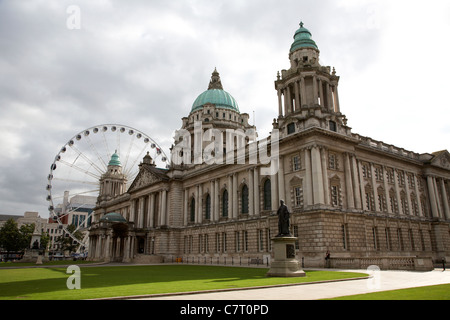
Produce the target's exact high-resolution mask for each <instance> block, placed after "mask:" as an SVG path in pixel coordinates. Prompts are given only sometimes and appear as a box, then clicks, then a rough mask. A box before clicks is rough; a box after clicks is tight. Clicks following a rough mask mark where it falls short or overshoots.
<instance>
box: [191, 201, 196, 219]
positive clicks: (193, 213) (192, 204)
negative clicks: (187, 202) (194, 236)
mask: <svg viewBox="0 0 450 320" xmlns="http://www.w3.org/2000/svg"><path fill="white" fill-rule="evenodd" d="M190 221H191V222H195V199H194V198H192V200H191V216H190Z"/></svg>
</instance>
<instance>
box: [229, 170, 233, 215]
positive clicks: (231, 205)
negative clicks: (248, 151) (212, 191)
mask: <svg viewBox="0 0 450 320" xmlns="http://www.w3.org/2000/svg"><path fill="white" fill-rule="evenodd" d="M233 201H234V190H233V175H232V174H230V175H228V218H230V219H232V218H233V216H234V213H233V211H234V210H233Z"/></svg>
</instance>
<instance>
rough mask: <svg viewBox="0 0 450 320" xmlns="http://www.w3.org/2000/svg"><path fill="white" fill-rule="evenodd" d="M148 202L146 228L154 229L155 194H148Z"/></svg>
mask: <svg viewBox="0 0 450 320" xmlns="http://www.w3.org/2000/svg"><path fill="white" fill-rule="evenodd" d="M149 197H150V200H149V205H148V206H149V217H148V220H149V221H148V226H149V227H150V228H153V227H155V193H151V194H150V196H149Z"/></svg>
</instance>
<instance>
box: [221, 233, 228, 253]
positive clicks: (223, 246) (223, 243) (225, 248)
mask: <svg viewBox="0 0 450 320" xmlns="http://www.w3.org/2000/svg"><path fill="white" fill-rule="evenodd" d="M222 251H223V252H227V234H226V233H225V232H222Z"/></svg>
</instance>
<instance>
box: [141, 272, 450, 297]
mask: <svg viewBox="0 0 450 320" xmlns="http://www.w3.org/2000/svg"><path fill="white" fill-rule="evenodd" d="M306 271H307V270H306ZM336 271H350V272H362V273H368V271H367V270H336ZM370 274H371V276H370V277H369V278H368V279H362V280H349V281H335V282H328V283H316V284H300V285H294V286H292V285H290V286H281V287H273V288H260V289H247V290H232V291H225V292H208V293H195V294H187V295H166V296H158V297H144V298H140V299H143V300H317V299H326V298H335V297H342V296H348V295H354V294H364V293H370V292H379V291H389V290H397V289H404V288H414V287H423V286H432V285H439V284H448V283H450V270H447V271H442V269H435V270H433V271H428V272H411V271H374V272H370Z"/></svg>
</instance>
